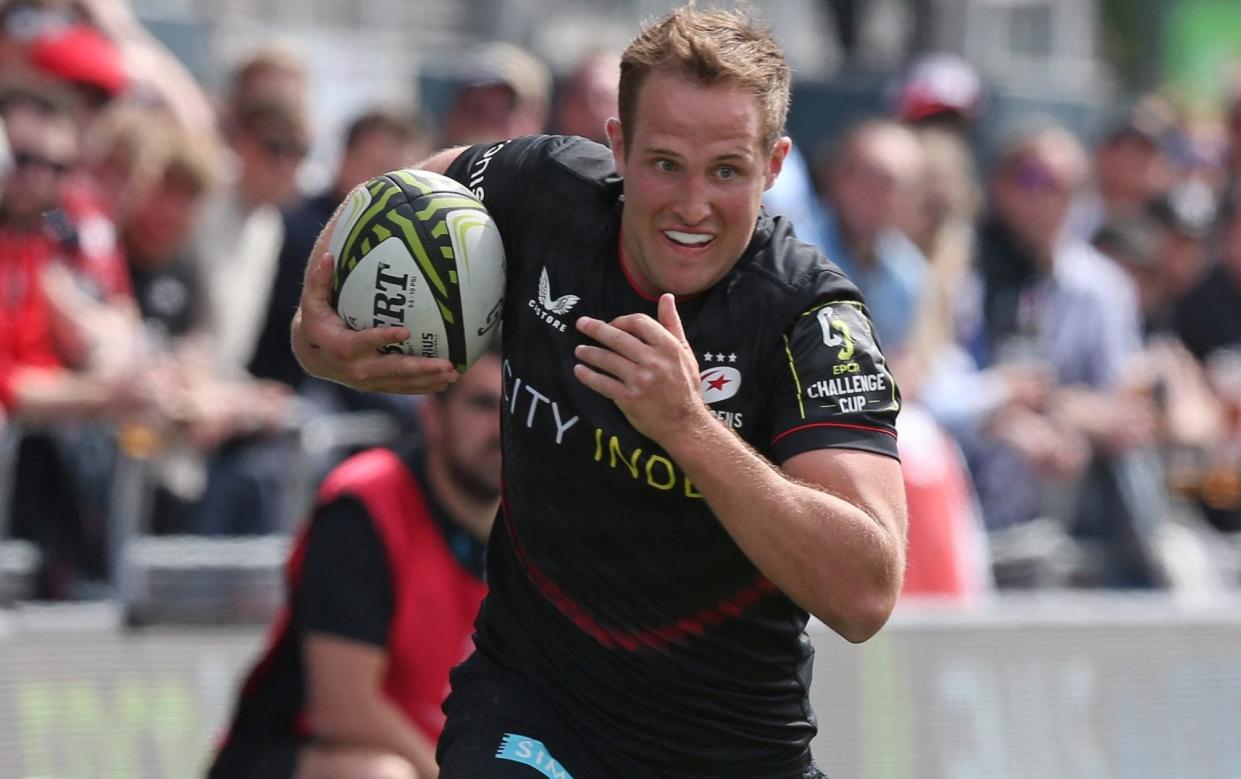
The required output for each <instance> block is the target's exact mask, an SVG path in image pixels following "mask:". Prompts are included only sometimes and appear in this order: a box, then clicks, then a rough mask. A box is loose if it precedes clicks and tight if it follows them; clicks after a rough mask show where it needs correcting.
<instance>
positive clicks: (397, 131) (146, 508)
mask: <svg viewBox="0 0 1241 779" xmlns="http://www.w3.org/2000/svg"><path fill="white" fill-rule="evenodd" d="M618 73H619V60H618V56H617V54H616V53H613V52H609V51H605V50H599V51H592V52H591V53H589V54H588V55H587V56H585V57H584V58H582V60H581V61H580V63H579V64H578V65H577V67H576V68H574V69H573V70H572V71H571V72H569V73H566V74H564V75H563V76H562V77H561V78H554V77H553V74H552V73H551V72H550V71H549V69H548V68H547V66H546V65H544V64H543V63H542V62H540V61H539V60H538V59H537V58H536V57H534V56H532V55H531V54H530V53H528V52H526V51H524V50H522V49H519V48H517V47H515V46H512V45H509V44H501V43H491V44H484V45H479V46H478V47H477V48H476V49H474V50H472V51H471V52H470V53H469V56H468V57H467V58H466V64H465V66H464V67H463V68H461V69H460V71H459V72H458V73H457V78H456V81H455V84H454V89H453V92H452V96H451V99H450V100H449V101H448V102H447V104H446V105H445V106H444V107H443V109H442V110H441V111H440V112H438V115H435V116H432V115H430V114H429V113H428V112H426V111H425V110H422V109H420V108H419V107H417V106H411V105H382V106H375V107H373V108H372V109H370V110H367V111H365V112H363V113H362V114H360V115H359V116H357V117H354V118H352V121H351V122H350V123H349V124H348V127H347V129H346V131H345V133H344V135H343V137H342V138H340V139H339V148H340V153H339V157H338V161H337V164H336V167H335V174H334V176H333V177H332V179H331V184H330V185H329V186H328V187H327V188H326V189H324V190H323V191H320V192H305V191H302V190H301V189H300V188H299V185H298V182H299V176H298V171H299V168H300V167H301V166H302V164H303V162H304V161H305V159H306V157H307V154H308V152H309V150H310V148H311V146H312V141H315V140H317V138H316V135H315V128H314V127H312V126H311V122H310V120H309V111H308V107H309V106H308V103H309V90H310V89H311V88H312V87H313V85H312V84H311V83H310V82H309V77H308V74H307V70H306V68H305V65H304V63H303V62H302V61H301V60H300V59H299V57H298V56H297V55H296V54H294V53H292V52H290V51H287V50H284V49H281V48H278V47H272V48H266V49H261V50H256V51H253V52H251V53H250V54H249V55H248V56H247V57H245V58H244V59H243V60H242V61H240V62H238V63H236V64H235V66H234V67H233V68H232V70H231V73H230V76H229V78H228V79H227V82H226V84H225V86H224V88H223V89H222V90H220V93H219V94H211V93H209V92H208V91H207V90H205V89H204V88H203V87H202V86H201V85H199V84H198V83H196V81H195V79H194V78H193V77H192V76H191V74H190V73H189V72H188V71H187V70H186V69H185V68H184V67H183V66H182V65H181V64H180V63H179V62H178V61H177V60H176V58H175V57H173V56H172V55H171V54H170V53H169V52H168V51H167V50H166V49H165V48H163V46H161V45H160V44H159V43H158V42H157V41H156V40H155V39H154V38H153V37H152V36H151V35H150V34H149V33H148V32H147V31H146V30H145V29H144V28H143V27H142V25H141V24H140V23H139V22H138V20H137V19H136V18H135V17H134V16H133V14H132V12H131V10H130V9H129V7H128V5H127V3H126V1H125V0H9V1H8V2H0V120H2V121H3V132H0V295H2V296H3V299H2V303H0V408H2V411H0V430H2V431H3V437H4V441H5V447H4V448H3V449H0V481H4V482H5V483H6V484H7V492H8V493H9V494H7V495H5V494H4V491H0V499H3V500H4V501H5V502H6V507H5V509H4V510H3V512H0V540H3V539H4V538H6V537H16V538H22V539H27V540H30V541H32V542H33V543H34V544H35V546H36V548H37V549H38V550H39V553H40V560H41V564H40V569H39V575H38V581H37V586H38V590H37V594H38V595H39V596H40V597H45V598H81V597H91V596H93V595H95V594H99V593H106V592H107V582H108V581H109V580H110V575H111V571H110V566H111V564H112V562H113V561H112V560H110V559H109V554H108V550H109V549H110V548H112V547H111V545H110V544H109V543H108V541H107V539H108V534H109V532H111V531H110V527H112V526H114V525H115V523H117V522H118V521H119V520H118V517H117V513H118V512H120V511H129V512H134V511H138V512H140V513H141V517H140V522H139V529H140V531H141V532H143V533H152V534H198V535H227V536H234V535H248V534H261V533H278V532H287V531H288V530H289V529H290V528H291V527H292V526H293V523H294V521H295V520H296V519H297V517H296V512H297V511H298V509H299V508H301V507H303V506H304V505H305V502H304V501H305V498H306V496H305V495H304V494H299V492H298V490H297V489H294V488H291V486H290V485H303V486H304V485H306V484H313V482H314V480H315V479H316V478H317V476H318V475H320V474H322V473H324V472H326V470H327V468H329V467H330V466H331V465H332V464H333V463H334V462H336V461H338V460H339V458H340V457H342V456H343V455H344V454H346V453H347V452H346V451H344V450H345V449H347V448H348V447H347V446H343V445H342V446H341V447H337V449H336V450H332V451H328V452H327V453H326V454H324V455H323V456H322V457H321V458H318V459H316V458H308V457H307V456H306V446H305V440H304V436H303V435H302V433H303V432H304V431H305V429H306V426H307V425H308V423H310V421H311V420H321V419H324V418H326V417H333V418H335V417H339V418H342V419H345V418H348V417H349V416H350V415H355V414H359V413H364V414H365V413H375V412H379V413H382V414H386V415H388V416H389V417H390V418H391V420H392V421H393V426H392V428H391V433H392V435H412V434H416V430H415V429H414V427H413V425H412V422H411V420H413V419H414V415H412V414H410V413H409V411H410V408H409V406H410V404H411V403H412V402H413V401H411V400H410V399H407V398H398V397H388V396H372V395H366V394H363V393H358V392H353V391H350V390H345V389H343V388H341V387H338V386H336V385H327V384H324V383H322V382H318V381H314V380H311V379H308V378H307V377H306V376H305V374H304V373H303V372H302V370H301V368H300V367H299V365H298V364H297V362H296V360H295V359H294V358H293V355H292V353H291V351H290V348H289V330H288V327H289V320H290V318H291V316H292V313H293V311H294V308H295V307H296V305H297V299H298V295H299V292H300V286H301V279H302V273H303V269H304V267H305V263H306V259H307V256H308V254H309V252H310V250H311V246H312V244H313V241H314V238H315V236H316V235H317V233H318V231H319V229H320V228H321V226H322V225H323V224H324V223H325V222H326V221H327V219H328V218H329V216H330V215H331V214H332V212H333V211H334V210H335V208H336V206H337V205H338V204H339V203H340V202H341V200H342V199H343V198H344V196H345V195H346V194H347V193H348V192H349V191H350V190H351V189H352V188H353V187H354V186H355V185H357V184H359V183H361V182H363V181H366V180H367V179H369V178H371V177H372V176H375V175H378V174H379V173H382V172H385V171H388V170H392V169H396V168H399V167H403V166H406V165H409V164H411V163H412V162H414V161H416V160H417V159H419V158H420V157H422V156H424V155H425V154H426V153H428V152H430V151H432V150H434V149H436V148H439V147H442V146H448V145H458V144H469V143H478V142H485V141H491V140H497V139H501V138H507V137H513V136H517V135H523V134H528V133H537V132H543V131H549V132H561V133H569V134H576V135H582V136H585V137H590V138H594V139H596V140H599V141H601V142H602V141H603V123H604V120H605V119H606V118H607V117H609V116H612V115H613V114H615V112H616V82H617V77H618ZM412 91H413V90H412V88H411V93H412ZM985 91H986V90H985V84H984V83H983V81H982V80H981V79H980V78H979V75H978V74H977V73H976V72H975V71H974V70H973V69H972V68H971V67H970V66H969V64H968V63H965V62H963V61H960V60H957V59H954V58H952V57H949V56H945V55H936V56H930V57H926V58H923V59H921V60H919V61H917V62H915V63H914V64H913V66H911V67H910V68H909V69H908V71H907V72H906V73H904V74H902V76H901V77H900V78H899V79H898V80H897V81H896V82H895V83H894V84H893V85H892V89H891V90H890V94H889V100H888V111H887V112H886V113H884V114H883V115H877V116H873V117H869V118H866V119H864V120H862V121H860V122H858V123H857V124H855V125H853V126H852V127H850V128H849V129H848V130H847V131H845V132H844V133H841V134H840V135H839V136H838V137H827V138H823V139H820V140H819V141H818V142H817V143H818V145H814V146H811V145H807V146H806V147H805V148H798V149H795V152H794V154H793V155H791V157H790V159H789V161H788V163H787V164H786V166H785V170H784V172H783V173H782V175H781V177H780V178H779V180H778V182H777V184H776V187H775V188H774V189H773V190H772V191H771V192H770V193H769V197H768V203H767V206H768V208H769V209H770V210H772V211H774V212H777V213H781V214H784V215H787V216H789V217H790V218H791V219H792V220H793V223H794V225H795V229H796V231H797V233H798V235H799V236H800V237H801V238H802V239H804V240H807V241H810V242H812V243H815V244H816V245H818V246H820V247H821V248H822V249H823V250H824V251H825V253H826V254H827V255H828V257H830V258H831V259H832V260H833V261H834V262H835V263H836V264H838V265H839V266H840V267H841V268H842V269H844V270H845V272H846V273H847V274H848V275H849V276H850V278H852V279H853V280H854V281H855V282H856V283H857V284H858V285H859V286H860V287H861V289H862V291H863V294H864V295H865V297H866V299H867V301H868V303H869V306H870V308H871V313H872V316H873V318H874V321H875V326H876V329H877V336H878V338H879V339H880V341H881V342H882V344H883V346H884V350H885V353H886V354H887V355H888V359H889V361H890V362H891V364H892V367H893V370H894V372H895V374H896V375H897V377H898V379H899V381H900V383H901V387H902V389H903V393H904V401H905V408H904V409H903V410H902V415H901V430H900V433H901V453H902V460H903V463H904V465H905V471H906V482H907V489H908V492H909V495H910V502H911V530H910V570H909V576H908V581H907V585H906V588H907V590H908V591H910V592H920V593H932V594H934V593H939V594H944V595H952V596H963V597H973V596H977V595H980V594H983V593H986V592H988V591H990V590H992V589H994V588H995V587H1066V586H1077V587H1123V588H1181V589H1187V588H1210V587H1229V586H1236V585H1237V584H1238V583H1241V578H1239V576H1241V574H1238V567H1239V566H1238V563H1237V559H1238V550H1241V545H1239V544H1238V542H1237V539H1238V538H1241V177H1239V176H1241V81H1238V85H1237V89H1236V91H1235V93H1234V99H1233V100H1232V101H1231V102H1230V103H1229V104H1228V105H1224V106H1221V109H1220V112H1219V115H1218V116H1201V115H1197V114H1195V115H1193V116H1190V115H1188V114H1186V113H1185V112H1183V111H1181V110H1179V108H1178V106H1177V105H1176V103H1175V102H1174V101H1172V100H1171V99H1169V98H1168V97H1166V96H1162V95H1159V94H1152V95H1149V96H1146V97H1143V98H1142V99H1140V100H1138V101H1136V102H1135V103H1134V104H1133V105H1131V106H1128V107H1127V108H1126V110H1125V111H1124V112H1123V114H1122V115H1120V116H1118V117H1116V118H1115V120H1114V121H1113V122H1112V123H1111V124H1110V125H1109V126H1108V127H1107V128H1106V130H1105V132H1104V133H1103V134H1102V136H1101V137H1099V138H1097V139H1088V140H1089V143H1085V142H1084V141H1083V139H1081V138H1079V137H1077V136H1076V135H1075V134H1074V133H1073V132H1071V131H1070V130H1069V129H1068V128H1066V127H1063V126H1060V125H1057V124H1056V123H1054V122H1050V121H1044V120H1041V119H1033V118H1032V119H1031V120H1030V121H1029V122H1028V123H1025V124H1022V125H1021V126H1018V127H1014V128H1012V129H1011V130H1010V131H1009V133H1008V134H1007V135H1006V137H1005V138H1004V139H1003V140H1002V143H1001V144H1000V152H999V153H998V154H997V155H996V157H995V159H994V160H985V161H984V160H980V159H979V155H978V153H977V149H978V148H979V146H980V144H979V138H978V137H977V132H978V127H979V125H980V120H981V119H982V115H983V113H984V112H985V110H986V105H987V104H986V100H985ZM134 462H139V463H142V464H143V470H142V473H143V480H144V485H145V492H144V495H145V496H146V497H145V498H144V499H143V500H142V501H139V502H137V503H135V502H133V501H130V502H125V501H122V500H120V499H118V496H117V494H116V493H117V489H116V485H117V472H118V469H119V468H120V467H121V465H122V464H123V463H131V464H132V463H134ZM294 472H297V473H296V475H295V474H294Z"/></svg>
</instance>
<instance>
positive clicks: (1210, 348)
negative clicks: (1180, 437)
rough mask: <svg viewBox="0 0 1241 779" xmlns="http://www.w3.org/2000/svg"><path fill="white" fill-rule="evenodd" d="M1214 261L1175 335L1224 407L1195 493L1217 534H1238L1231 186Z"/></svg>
mask: <svg viewBox="0 0 1241 779" xmlns="http://www.w3.org/2000/svg"><path fill="white" fill-rule="evenodd" d="M1218 243H1219V247H1218V254H1219V256H1218V259H1217V261H1216V263H1215V265H1214V267H1212V268H1211V269H1210V271H1209V272H1208V273H1207V275H1206V276H1205V277H1204V278H1203V279H1202V281H1201V282H1200V283H1199V284H1198V285H1197V286H1195V287H1194V288H1193V289H1192V290H1191V291H1190V292H1189V293H1188V294H1187V295H1186V296H1185V297H1184V298H1183V299H1182V300H1181V301H1180V302H1179V303H1178V304H1177V307H1176V311H1175V314H1174V320H1173V321H1174V324H1175V327H1176V332H1177V333H1178V334H1179V335H1180V336H1181V338H1182V339H1183V340H1184V342H1185V345H1186V346H1187V347H1188V348H1189V350H1190V351H1191V352H1193V354H1194V356H1195V357H1197V358H1198V359H1199V360H1201V361H1202V362H1203V364H1204V366H1205V368H1206V373H1207V376H1208V377H1209V380H1210V382H1211V386H1212V388H1213V390H1214V393H1215V396H1216V398H1217V399H1218V402H1219V403H1220V405H1221V406H1222V407H1223V409H1224V419H1225V423H1224V425H1223V426H1222V436H1221V437H1222V439H1223V440H1222V441H1221V442H1220V444H1219V445H1218V446H1217V447H1216V448H1215V449H1213V450H1212V451H1211V452H1210V453H1208V455H1207V456H1206V457H1205V458H1204V462H1203V463H1202V467H1201V468H1200V469H1195V470H1196V471H1198V473H1199V476H1198V478H1197V479H1196V481H1198V484H1197V485H1196V486H1195V488H1194V492H1195V493H1196V495H1197V496H1198V497H1199V499H1200V501H1201V503H1202V505H1203V507H1204V509H1205V510H1206V512H1207V517H1208V519H1209V520H1210V521H1211V523H1212V524H1213V525H1215V526H1216V527H1217V528H1219V529H1221V530H1225V531H1228V532H1237V531H1239V530H1241V489H1238V487H1237V483H1238V482H1237V474H1238V473H1241V390H1238V386H1241V382H1239V381H1238V379H1239V378H1241V315H1239V314H1238V312H1239V311H1241V193H1239V191H1238V185H1237V184H1234V185H1233V187H1232V189H1231V190H1229V192H1228V193H1227V194H1226V196H1225V197H1224V200H1223V204H1222V205H1221V207H1220V215H1219V242H1218Z"/></svg>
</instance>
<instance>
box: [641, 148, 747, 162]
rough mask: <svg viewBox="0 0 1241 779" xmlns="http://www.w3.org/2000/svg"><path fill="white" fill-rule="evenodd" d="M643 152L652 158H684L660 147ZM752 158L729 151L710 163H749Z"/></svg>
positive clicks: (745, 153)
mask: <svg viewBox="0 0 1241 779" xmlns="http://www.w3.org/2000/svg"><path fill="white" fill-rule="evenodd" d="M644 151H645V152H646V153H647V154H649V155H651V156H654V157H672V158H674V159H681V158H682V156H684V155H682V154H680V153H679V152H675V151H673V150H672V149H665V148H663V147H662V146H648V147H647V148H646V149H645V150H644ZM753 158H754V155H752V154H751V153H749V152H741V151H730V152H725V153H723V154H718V155H716V156H715V157H712V158H711V161H712V162H731V161H734V160H739V161H742V162H749V161H750V160H751V159H753Z"/></svg>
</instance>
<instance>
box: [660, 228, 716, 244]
mask: <svg viewBox="0 0 1241 779" xmlns="http://www.w3.org/2000/svg"><path fill="white" fill-rule="evenodd" d="M664 235H666V236H668V237H669V238H671V239H672V240H674V241H676V242H677V243H687V244H692V245H697V244H700V243H706V242H707V241H710V240H711V239H712V238H714V237H715V236H713V235H709V234H707V233H683V232H681V231H680V230H664Z"/></svg>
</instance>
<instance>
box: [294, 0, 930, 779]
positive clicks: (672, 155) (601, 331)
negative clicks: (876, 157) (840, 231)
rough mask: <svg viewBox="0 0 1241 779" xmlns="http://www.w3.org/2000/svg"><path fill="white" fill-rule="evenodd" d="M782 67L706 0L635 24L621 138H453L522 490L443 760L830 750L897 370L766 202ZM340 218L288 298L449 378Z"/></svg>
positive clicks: (754, 771) (696, 772) (884, 545)
mask: <svg viewBox="0 0 1241 779" xmlns="http://www.w3.org/2000/svg"><path fill="white" fill-rule="evenodd" d="M788 100H789V69H788V65H787V62H786V60H785V58H784V55H783V53H782V51H781V49H780V47H779V45H778V44H777V43H776V41H775V40H774V39H773V38H772V37H771V36H770V34H769V33H768V32H767V31H766V30H764V29H762V28H760V27H759V26H758V25H756V24H755V23H754V22H753V21H752V20H751V19H749V18H748V17H747V16H746V15H745V14H744V13H743V12H735V11H709V10H704V9H700V8H697V7H695V6H693V5H690V6H686V7H683V8H680V9H679V10H676V11H674V12H672V13H670V14H669V15H667V16H665V17H664V18H662V19H661V20H659V21H658V22H656V23H654V24H651V25H649V26H647V27H645V28H644V29H643V30H642V31H641V33H640V34H639V35H638V37H637V38H636V39H635V40H634V41H633V42H632V43H631V44H630V46H629V47H628V48H627V50H626V51H625V53H624V56H623V59H622V67H621V77H620V111H619V112H620V117H619V119H612V120H610V121H609V122H608V126H607V135H608V140H609V142H610V147H611V148H610V149H609V148H606V147H604V146H601V145H598V144H594V143H591V142H588V141H585V140H583V139H580V138H573V137H559V136H538V137H525V138H518V139H514V140H511V141H506V142H501V143H496V144H489V145H480V146H474V147H469V148H455V149H449V150H445V151H442V152H439V153H437V154H435V155H433V156H432V157H430V158H429V159H427V160H425V161H424V162H423V163H422V164H421V165H419V166H418V167H422V168H424V169H429V170H435V171H441V172H446V173H447V174H448V175H449V176H451V177H453V178H455V179H456V180H457V181H460V182H461V183H463V184H464V185H466V186H467V187H469V188H470V189H471V190H473V192H474V193H475V194H476V195H477V196H479V197H480V198H482V200H483V202H484V203H485V204H486V206H487V208H488V210H489V211H490V213H491V215H492V216H493V217H494V218H495V220H496V222H497V224H498V225H499V228H500V231H501V233H502V235H503V237H504V245H505V250H506V254H507V261H508V282H507V290H506V292H507V294H506V301H505V307H504V314H503V317H504V319H503V322H504V325H503V355H504V362H503V380H504V394H503V407H502V436H503V441H504V444H503V447H504V456H503V472H504V490H503V495H502V499H501V509H500V514H499V517H498V519H497V521H496V524H495V528H494V529H493V531H492V534H491V537H490V541H489V546H488V563H487V576H488V584H489V594H488V595H487V597H486V598H485V599H484V602H483V606H482V609H481V611H480V614H479V617H478V620H477V623H476V625H475V629H476V634H475V644H476V649H475V652H474V654H473V655H472V656H471V657H470V658H469V659H468V660H467V661H466V662H465V663H464V664H463V665H461V666H460V667H458V668H457V669H456V670H454V672H453V677H452V684H453V689H452V693H451V695H450V696H449V698H448V700H447V701H446V702H445V712H446V714H447V717H448V720H447V724H446V726H445V730H444V733H443V736H442V738H441V740H440V742H439V750H438V758H439V766H440V772H441V773H440V775H441V776H442V777H452V778H453V779H455V778H456V777H481V776H486V777H514V779H517V778H518V777H530V776H535V775H536V774H538V773H541V774H543V775H544V776H556V777H570V776H572V777H577V779H598V778H599V777H617V778H618V779H620V778H621V777H623V778H624V779H632V778H633V777H646V776H672V777H712V778H713V779H719V778H720V777H764V778H765V779H783V778H784V777H790V778H791V777H799V778H800V777H816V776H822V774H821V773H820V772H819V771H818V769H817V768H815V767H814V764H813V761H812V759H811V755H810V750H809V744H810V740H811V738H812V736H813V735H814V733H815V720H814V716H813V713H812V712H811V710H810V706H809V701H808V690H809V686H810V670H811V659H812V648H811V646H810V643H809V641H808V640H807V638H806V634H805V631H804V628H805V625H806V623H807V619H808V614H812V615H814V616H815V617H817V618H819V619H820V620H822V621H823V622H824V623H826V624H827V625H829V626H830V627H831V628H832V629H833V630H835V631H836V632H837V633H838V634H840V635H841V636H843V637H844V638H845V639H847V640H849V641H853V642H860V641H864V640H866V639H868V638H869V637H870V636H872V635H873V634H874V633H875V632H876V631H877V630H879V629H880V627H881V626H882V625H883V624H884V622H885V621H886V620H887V619H888V616H889V615H890V613H891V611H892V608H893V606H894V604H895V601H896V598H897V593H898V592H899V590H900V586H901V580H902V570H903V566H904V556H905V531H906V524H907V523H906V507H905V498H904V491H903V487H902V481H901V471H900V465H899V463H898V461H897V459H896V438H895V431H894V427H893V424H894V422H895V417H896V413H897V410H898V408H899V406H900V395H899V392H898V390H897V388H896V386H895V385H894V383H893V381H892V377H891V375H890V373H889V371H888V369H887V366H886V364H885V361H884V357H883V355H882V354H881V352H880V349H879V344H878V343H877V342H876V339H875V337H874V329H873V327H872V324H871V322H870V319H869V316H868V314H867V310H866V307H865V304H864V303H863V301H862V299H861V297H860V295H859V293H858V291H857V288H856V287H855V286H854V285H853V284H852V283H850V282H849V280H848V279H846V278H845V277H844V276H843V275H842V274H841V273H840V272H839V270H838V269H837V268H836V267H835V266H834V265H832V264H831V263H830V262H829V261H828V260H827V259H825V258H824V257H823V256H822V254H820V253H819V252H818V251H817V250H816V249H814V248H812V247H810V246H808V245H806V244H803V243H801V242H800V241H798V240H797V239H796V237H795V236H794V234H793V230H792V226H791V225H790V224H789V223H788V222H787V221H784V220H782V219H778V218H775V219H773V218H771V217H769V216H768V215H767V214H766V213H765V212H764V211H762V210H761V209H760V198H761V195H762V193H763V191H764V190H765V189H767V188H768V187H770V186H771V184H772V182H773V181H774V180H775V178H776V176H777V175H778V174H779V172H780V168H781V164H782V162H783V160H784V158H785V155H786V154H787V153H788V150H789V140H788V138H787V137H783V135H782V129H783V125H784V121H785V117H786V114H787V107H788ZM330 230H331V226H330V225H329V226H328V228H327V229H326V230H325V232H324V235H322V236H320V243H319V249H318V251H319V252H320V254H316V255H315V256H313V257H312V261H311V263H310V265H309V267H308V271H307V281H306V284H305V287H304V292H303V296H302V299H301V308H300V311H299V312H298V314H297V315H296V316H295V318H294V323H293V342H294V350H295V353H296V354H297V355H298V357H299V359H300V360H301V361H302V363H303V364H304V366H305V367H306V368H307V370H309V371H310V372H311V373H314V374H316V375H319V376H322V377H325V378H329V379H333V380H336V381H340V382H344V383H347V384H351V385H353V386H355V387H359V388H363V389H370V390H378V391H389V392H412V393H419V392H433V391H437V390H440V389H442V388H444V387H445V386H447V385H448V384H450V383H451V382H453V381H454V380H455V378H456V377H455V373H454V372H453V370H452V368H451V366H450V365H449V364H448V362H447V361H445V360H436V359H422V358H417V357H408V356H391V355H379V354H376V352H375V350H376V348H377V347H379V346H382V345H385V344H388V343H392V342H396V341H399V340H402V339H404V338H407V337H408V335H409V334H408V332H407V331H406V330H405V329H404V328H384V329H377V330H370V331H361V332H354V331H350V330H349V329H347V328H346V327H345V326H344V325H342V324H341V322H340V318H339V317H338V316H337V315H336V314H335V312H333V311H332V310H331V308H330V306H329V305H328V289H329V283H330V276H331V265H332V260H331V257H330V256H327V255H325V254H322V253H321V252H322V251H323V247H324V246H326V243H325V242H324V241H325V240H326V237H327V236H329V235H330Z"/></svg>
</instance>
